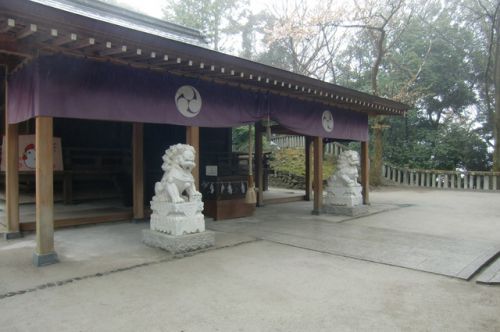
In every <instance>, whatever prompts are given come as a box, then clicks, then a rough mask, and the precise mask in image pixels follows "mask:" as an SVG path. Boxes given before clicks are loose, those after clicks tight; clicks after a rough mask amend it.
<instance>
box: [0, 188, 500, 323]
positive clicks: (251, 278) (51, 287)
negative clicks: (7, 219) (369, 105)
mask: <svg viewBox="0 0 500 332" xmlns="http://www.w3.org/2000/svg"><path fill="white" fill-rule="evenodd" d="M456 194H460V195H458V196H457V195H456ZM469 195H471V196H470V197H467V195H463V196H462V193H457V192H452V191H449V192H448V191H446V192H445V191H441V192H433V191H400V190H394V189H390V190H383V191H377V192H373V193H372V202H373V206H372V208H373V212H374V214H372V215H370V216H368V217H363V218H348V217H345V218H344V217H331V216H325V215H323V216H319V217H315V216H311V215H310V214H309V212H308V211H307V210H304V206H302V205H301V204H305V207H306V208H307V207H308V206H307V204H308V203H300V204H299V203H293V204H289V205H282V206H281V212H279V211H280V206H269V207H265V208H263V209H260V210H259V212H258V214H259V215H258V218H255V219H237V220H231V221H221V222H216V223H210V222H209V223H208V227H209V228H212V229H219V232H218V233H217V238H216V241H217V245H218V248H217V249H215V250H209V251H206V252H203V253H197V254H194V255H193V256H189V257H184V258H182V259H178V258H176V257H172V256H171V255H169V254H168V253H165V252H163V251H160V250H155V249H152V248H148V247H145V246H143V245H141V244H140V242H139V241H140V230H141V229H142V228H144V227H147V225H146V224H129V223H116V224H109V225H100V226H91V227H79V228H73V229H67V230H61V231H57V232H56V250H57V251H58V254H59V256H60V257H61V263H59V264H57V265H53V266H47V267H43V268H34V267H33V266H32V265H31V261H30V260H31V254H32V252H33V251H32V250H33V249H32V246H33V244H34V242H33V237H32V235H28V236H26V237H25V238H23V239H19V240H12V241H0V293H1V294H0V313H1V314H0V330H5V331H28V330H30V331H31V330H33V329H36V330H40V331H75V330H78V331H137V330H145V331H359V330H370V331H401V330H405V331H406V330H410V331H411V330H414V331H470V330H474V331H476V330H477V331H498V330H500V316H499V315H498V313H499V312H500V287H498V286H485V285H480V284H477V283H476V282H475V278H476V277H474V278H473V280H472V281H465V280H461V279H457V278H450V277H447V276H443V275H437V274H431V273H425V272H420V271H416V270H411V269H407V268H401V267H396V266H391V265H387V264H378V263H373V262H370V261H367V260H360V259H353V258H350V257H346V256H347V255H342V256H340V255H339V253H338V252H335V251H333V250H330V249H331V247H329V246H331V245H332V243H344V245H343V248H344V249H349V248H351V249H353V250H354V249H356V250H358V251H359V252H361V253H362V254H363V255H369V254H371V255H374V256H377V255H378V256H379V257H390V256H391V250H396V249H397V248H399V249H401V248H402V247H403V246H404V245H407V247H408V248H413V253H416V254H418V255H421V256H418V255H417V256H418V257H425V258H426V260H424V262H430V261H432V259H437V260H438V261H439V260H441V261H442V262H444V261H445V259H442V258H439V254H440V253H441V254H442V253H443V252H444V253H454V255H451V256H449V257H448V259H449V260H450V261H453V260H455V261H460V260H459V259H458V258H459V257H464V256H467V255H469V254H470V255H469V256H467V257H469V258H468V259H469V260H470V259H471V258H472V256H473V255H472V253H473V252H475V251H474V250H476V249H478V248H483V249H484V248H486V247H488V246H491V248H496V245H498V244H499V243H500V218H497V217H498V215H499V212H498V206H499V204H498V202H499V199H500V196H499V195H498V194H496V195H495V194H488V193H469ZM476 195H478V196H476ZM471 197H472V198H471ZM309 204H310V203H309ZM426 208H427V209H429V213H428V214H426V213H425V210H426ZM283 215H286V217H285V218H283ZM495 220H496V222H495ZM273 223H274V224H273ZM273 225H274V226H275V227H274V228H273V227H272V226H273ZM287 225H288V227H286V226H287ZM222 228H224V229H222ZM266 230H267V231H268V232H265V231H266ZM261 234H264V235H266V234H267V235H266V236H270V237H278V236H281V237H284V238H285V240H286V241H281V242H279V241H275V240H276V239H275V238H270V239H269V240H266V239H265V238H264V236H261ZM269 234H271V235H269ZM387 235H390V236H387ZM396 235H398V236H399V237H398V236H396ZM314 238H316V239H317V240H318V241H317V243H321V244H322V246H323V248H322V249H325V248H326V249H328V250H318V248H314V247H313V244H314V241H311V239H314ZM377 239H378V240H377ZM377 241H378V244H379V246H377V245H375V244H376V243H377ZM435 241H438V242H439V241H441V242H439V243H441V244H443V243H446V244H447V245H446V246H437V245H436V243H435ZM405 242H407V243H406V244H405ZM304 243H306V244H310V245H309V246H304V245H303V244H304ZM345 243H348V245H346V244H345ZM363 243H364V244H365V246H366V243H369V244H370V246H366V247H363V248H360V245H361V244H363ZM471 243H473V245H471ZM461 244H463V246H461ZM426 247H428V248H429V250H427V251H426V250H425V248H426ZM438 247H441V249H443V248H444V249H443V250H444V251H439V250H437V248H438ZM462 247H463V248H468V249H461V248H462ZM471 247H472V248H476V249H474V250H472V249H470V248H471ZM320 249H321V248H320ZM351 249H349V250H351ZM329 250H330V251H331V252H330V251H329ZM481 250H482V249H479V251H478V252H480V251H481ZM370 252H373V253H370ZM402 253H404V255H403V254H402ZM464 253H468V254H464ZM398 255H399V257H400V258H401V257H405V258H406V259H410V258H411V257H412V254H411V251H408V252H403V251H402V250H401V251H399V252H398V251H395V252H394V256H396V257H397V256H398ZM495 264H496V263H494V264H492V265H491V267H494V266H495ZM452 265H453V264H452ZM479 272H480V273H479V276H478V277H477V278H478V280H479V279H480V278H481V275H482V273H486V272H487V270H484V271H479ZM21 313H22V314H21Z"/></svg>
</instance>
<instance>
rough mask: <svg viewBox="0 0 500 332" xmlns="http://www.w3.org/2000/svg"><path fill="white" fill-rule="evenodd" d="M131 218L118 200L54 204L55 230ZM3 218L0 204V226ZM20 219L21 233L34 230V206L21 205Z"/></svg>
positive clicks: (128, 211) (129, 213) (1, 203)
mask: <svg viewBox="0 0 500 332" xmlns="http://www.w3.org/2000/svg"><path fill="white" fill-rule="evenodd" d="M132 217H133V214H132V208H131V207H124V206H123V205H122V204H121V202H120V201H118V200H98V201H90V202H85V203H79V204H71V205H64V204H61V203H56V204H55V206H54V218H55V220H54V224H55V227H56V228H62V227H69V226H76V225H86V224H97V223H103V222H111V221H120V220H130V219H132ZM4 218H5V211H4V202H0V225H1V224H3V225H5V224H6V223H5V220H4ZM20 218H21V225H20V228H21V231H32V230H34V229H35V205H34V204H21V206H20Z"/></svg>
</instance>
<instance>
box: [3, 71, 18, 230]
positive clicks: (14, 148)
mask: <svg viewBox="0 0 500 332" xmlns="http://www.w3.org/2000/svg"><path fill="white" fill-rule="evenodd" d="M3 78H4V80H3V86H4V91H2V93H4V101H5V104H4V113H5V114H4V115H5V118H4V119H5V145H4V148H5V218H6V226H7V231H6V232H5V233H4V238H5V239H6V240H9V239H15V238H19V237H21V232H20V231H19V168H18V167H19V166H18V162H19V161H18V158H19V151H18V150H19V135H18V125H17V124H9V119H8V109H7V89H8V88H7V68H6V67H4V70H3Z"/></svg>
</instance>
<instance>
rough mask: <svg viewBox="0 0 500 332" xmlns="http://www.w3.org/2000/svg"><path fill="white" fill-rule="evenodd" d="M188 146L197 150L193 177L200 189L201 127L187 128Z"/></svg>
mask: <svg viewBox="0 0 500 332" xmlns="http://www.w3.org/2000/svg"><path fill="white" fill-rule="evenodd" d="M186 144H189V145H191V146H192V147H194V149H195V150H196V160H195V162H196V167H195V168H194V169H193V177H194V183H195V184H196V188H200V127H186ZM198 190H199V189H198Z"/></svg>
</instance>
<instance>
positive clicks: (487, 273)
mask: <svg viewBox="0 0 500 332" xmlns="http://www.w3.org/2000/svg"><path fill="white" fill-rule="evenodd" d="M476 282H477V283H479V284H488V285H500V256H498V255H497V258H496V260H495V261H494V262H493V263H492V264H491V265H490V266H488V267H487V268H486V269H485V270H484V271H483V272H481V274H480V275H479V276H478V277H477V279H476Z"/></svg>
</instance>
